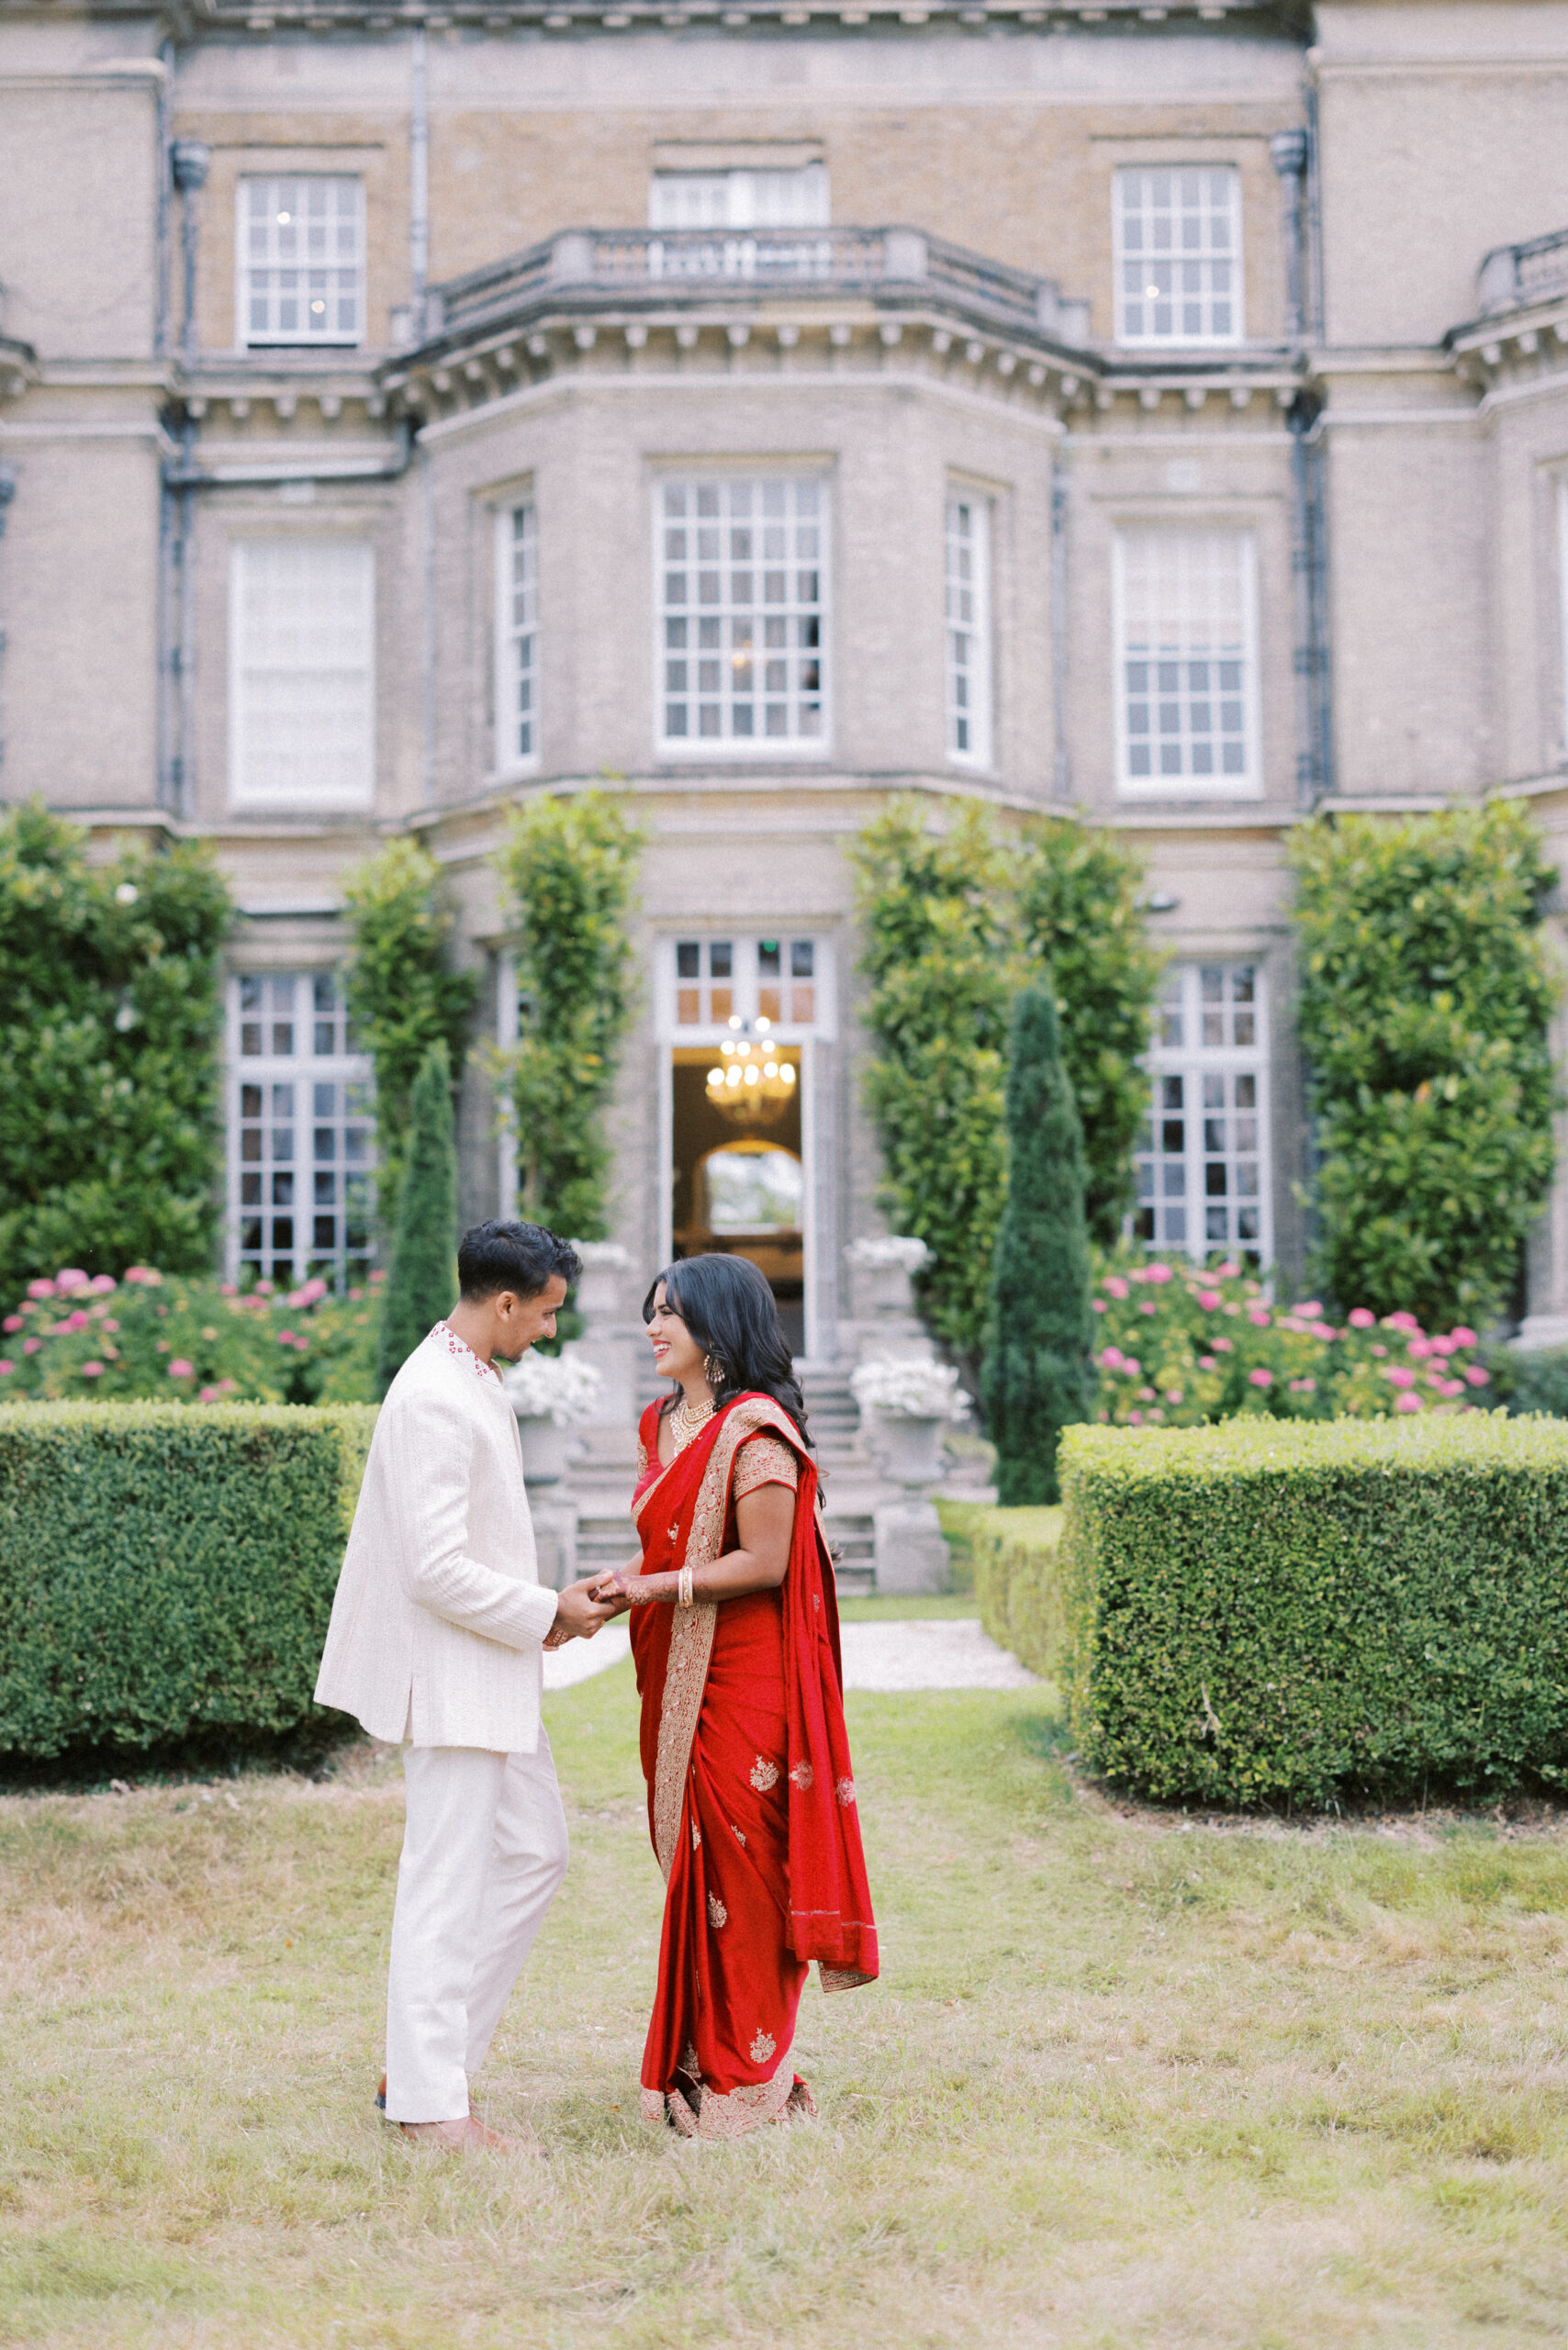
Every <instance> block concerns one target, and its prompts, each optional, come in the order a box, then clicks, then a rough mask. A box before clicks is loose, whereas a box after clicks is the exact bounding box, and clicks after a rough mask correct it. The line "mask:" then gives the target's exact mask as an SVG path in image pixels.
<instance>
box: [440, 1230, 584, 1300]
mask: <svg viewBox="0 0 1568 2350" xmlns="http://www.w3.org/2000/svg"><path fill="white" fill-rule="evenodd" d="M582 1269H583V1260H582V1259H581V1258H580V1257H579V1256H578V1254H577V1250H576V1249H575V1248H573V1247H572V1244H571V1242H570V1241H569V1240H563V1239H561V1238H560V1237H559V1236H558V1235H557V1234H555V1233H554V1232H547V1231H546V1230H545V1228H544V1226H543V1225H542V1224H499V1223H498V1222H496V1221H495V1219H494V1218H492V1219H491V1221H490V1222H489V1223H488V1224H476V1225H475V1226H474V1229H473V1230H472V1232H465V1234H464V1236H463V1237H462V1239H461V1240H460V1241H459V1242H458V1244H457V1286H458V1288H459V1289H460V1290H461V1291H462V1292H463V1295H464V1298H465V1301H466V1302H467V1303H468V1304H470V1305H477V1304H479V1303H480V1302H481V1301H482V1300H483V1299H485V1298H487V1297H494V1296H496V1294H497V1293H498V1292H499V1291H501V1290H503V1289H510V1290H511V1291H512V1292H514V1293H515V1294H516V1295H517V1296H518V1297H523V1298H528V1297H537V1296H538V1295H539V1293H540V1292H541V1290H544V1289H548V1287H549V1286H550V1283H551V1282H552V1281H554V1278H555V1276H556V1274H557V1273H559V1275H560V1276H561V1279H562V1280H563V1281H565V1282H566V1287H567V1288H568V1289H570V1288H571V1286H572V1283H573V1282H574V1281H576V1280H577V1276H578V1274H579V1273H580V1272H581V1271H582Z"/></svg>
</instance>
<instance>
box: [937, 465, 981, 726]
mask: <svg viewBox="0 0 1568 2350" xmlns="http://www.w3.org/2000/svg"><path fill="white" fill-rule="evenodd" d="M946 592H947V615H946V617H947V751H948V755H949V756H950V757H952V758H955V759H962V760H965V761H966V762H969V763H972V764H973V765H974V766H976V767H985V766H988V765H989V764H990V760H991V507H990V503H989V501H988V500H986V499H985V498H969V497H958V496H954V497H950V498H948V500H947V531H946Z"/></svg>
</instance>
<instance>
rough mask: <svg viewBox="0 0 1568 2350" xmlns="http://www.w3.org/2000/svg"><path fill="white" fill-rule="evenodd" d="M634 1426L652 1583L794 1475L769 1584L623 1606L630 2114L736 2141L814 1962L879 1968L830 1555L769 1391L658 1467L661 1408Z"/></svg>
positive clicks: (765, 2090) (841, 1969) (761, 2094)
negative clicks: (646, 1964) (646, 1953)
mask: <svg viewBox="0 0 1568 2350" xmlns="http://www.w3.org/2000/svg"><path fill="white" fill-rule="evenodd" d="M640 1435H641V1438H642V1444H643V1459H644V1463H645V1466H644V1468H643V1472H642V1474H641V1476H640V1477H639V1479H638V1483H637V1489H636V1492H635V1494H634V1495H633V1503H632V1514H633V1517H634V1518H635V1520H636V1523H637V1529H638V1532H639V1534H640V1536H641V1538H642V1543H643V1565H642V1572H643V1573H644V1574H663V1573H666V1572H670V1571H671V1570H673V1569H676V1568H679V1567H682V1566H685V1565H687V1564H690V1565H691V1566H693V1567H700V1566H704V1565H707V1564H709V1563H710V1562H711V1561H712V1560H714V1559H717V1558H720V1557H722V1555H723V1553H724V1552H725V1551H727V1550H734V1549H735V1548H737V1543H736V1539H735V1529H734V1504H735V1499H736V1497H737V1494H740V1493H745V1492H746V1491H748V1490H750V1487H751V1485H752V1484H754V1483H790V1482H793V1483H794V1485H795V1528H794V1535H793V1539H792V1540H791V1544H790V1565H789V1571H788V1572H787V1573H786V1575H785V1578H784V1582H783V1583H782V1585H781V1586H780V1588H779V1589H778V1590H776V1591H759V1592H753V1593H751V1594H748V1595H746V1596H745V1598H741V1599H722V1600H718V1601H712V1600H707V1601H701V1600H700V1601H699V1602H698V1603H697V1604H696V1605H695V1606H690V1607H678V1606H645V1607H633V1610H632V1613H631V1617H630V1627H631V1633H632V1651H633V1657H634V1658H635V1660H636V1666H637V1690H638V1695H639V1696H640V1697H641V1699H642V1709H643V1710H642V1753H643V1771H644V1776H645V1777H646V1779H647V1783H648V1825H649V1830H650V1831H651V1833H652V1837H653V1843H654V1851H655V1854H656V1856H657V1859H658V1863H659V1866H660V1868H661V1869H662V1870H663V1871H664V1874H665V1882H666V1894H665V1918H664V1935H663V1940H662V1942H661V1946H660V1951H659V1979H658V1989H657V1993H656V1996H655V2001H654V2012H653V2016H652V2019H651V2020H650V2022H649V2025H648V2038H647V2044H646V2046H645V2048H644V2053H643V2110H644V2115H645V2116H646V2117H647V2118H648V2119H650V2120H653V2121H663V2120H664V2119H665V2118H666V2112H667V2117H668V2119H669V2120H670V2121H673V2122H674V2123H675V2125H676V2127H677V2128H678V2129H679V2130H681V2131H683V2132H685V2133H686V2135H688V2136H689V2137H695V2138H734V2137H738V2136H740V2135H741V2134H742V2133H743V2132H745V2131H747V2130H751V2129H755V2128H756V2126H757V2125H758V2124H759V2123H761V2122H764V2121H775V2120H777V2119H778V2116H779V2114H781V2113H782V2111H783V2109H784V2108H785V2106H786V2105H787V2104H788V2103H789V2100H790V2091H791V2089H792V2087H793V2086H794V2078H795V2076H794V2072H793V2069H792V2067H791V2065H790V2051H791V2048H792V2046H793V2043H794V2038H795V2015H796V2010H797V2009H798V2008H799V2006H800V2000H801V1987H802V1986H803V1984H804V1982H805V1977H806V1969H807V1965H808V1963H809V1962H810V1961H811V1960H812V1959H813V1958H814V1959H816V1960H817V1961H818V1962H819V1965H820V1970H821V1974H822V1982H823V1990H824V1991H833V1990H844V1989H847V1988H849V1987H850V1986H853V1985H855V1984H857V1983H869V1982H871V1981H873V1980H874V1979H875V1977H876V1974H877V1929H876V1925H875V1922H874V1920H873V1919H872V1915H871V1897H870V1892H869V1889H868V1886H867V1882H866V1866H865V1861H864V1858H863V1855H862V1852H861V1849H860V1828H859V1821H858V1818H857V1812H856V1804H855V1776H854V1772H853V1769H852V1767H851V1764H850V1760H849V1741H848V1738H847V1735H846V1730H845V1727H844V1701H843V1668H842V1665H841V1662H840V1659H839V1646H838V1610H837V1606H836V1603H835V1600H834V1581H833V1565H832V1561H831V1560H830V1558H829V1556H828V1550H827V1544H826V1542H825V1540H824V1539H823V1531H822V1525H821V1520H820V1517H819V1516H818V1511H817V1472H816V1464H815V1462H814V1461H813V1460H812V1458H811V1455H810V1453H809V1452H808V1451H807V1450H806V1448H805V1446H804V1445H803V1443H802V1442H801V1435H800V1431H799V1430H798V1429H797V1428H796V1427H795V1424H794V1422H793V1421H792V1420H791V1419H790V1416H789V1414H788V1413H787V1412H785V1411H784V1410H783V1408H782V1407H781V1406H780V1405H779V1404H776V1403H775V1402H774V1401H773V1399H772V1397H771V1396H767V1395H759V1394H746V1395H740V1396H737V1397H735V1398H734V1401H733V1402H731V1403H729V1404H726V1405H725V1406H724V1408H723V1410H722V1412H718V1413H715V1415H714V1416H713V1418H712V1419H711V1421H709V1423H708V1425H707V1426H706V1427H704V1428H703V1429H702V1431H701V1433H700V1435H699V1436H698V1437H696V1438H694V1439H693V1440H692V1442H691V1443H690V1444H689V1445H687V1446H686V1448H685V1449H684V1450H682V1451H680V1452H678V1454H677V1455H676V1457H675V1459H674V1460H672V1461H671V1462H670V1464H669V1466H668V1467H667V1468H666V1467H664V1466H663V1465H662V1464H661V1462H660V1460H659V1458H658V1406H657V1405H656V1404H650V1406H649V1408H648V1410H647V1412H646V1413H644V1416H643V1423H642V1427H641V1430H640ZM748 1448H749V1449H751V1450H752V1461H751V1465H750V1469H749V1471H748V1468H747V1464H746V1460H745V1454H746V1451H747V1449H748ZM764 1448H766V1450H764ZM759 1454H760V1455H761V1458H760V1459H759V1458H758V1455H759ZM791 1470H792V1472H793V1475H792V1477H791V1474H790V1472H791Z"/></svg>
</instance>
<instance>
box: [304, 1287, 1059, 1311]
mask: <svg viewBox="0 0 1568 2350" xmlns="http://www.w3.org/2000/svg"><path fill="white" fill-rule="evenodd" d="M363 1297H364V1290H362V1289H351V1290H350V1292H349V1302H350V1304H353V1305H357V1304H359V1302H360V1300H361V1298H363ZM1094 1311H1095V1313H1096V1314H1103V1313H1104V1311H1105V1308H1104V1306H1103V1304H1102V1302H1101V1300H1100V1299H1099V1298H1096V1299H1095V1301H1094Z"/></svg>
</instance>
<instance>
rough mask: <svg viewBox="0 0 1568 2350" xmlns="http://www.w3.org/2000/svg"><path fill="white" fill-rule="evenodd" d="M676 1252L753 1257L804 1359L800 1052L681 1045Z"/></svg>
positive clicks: (768, 1046) (790, 1341)
mask: <svg viewBox="0 0 1568 2350" xmlns="http://www.w3.org/2000/svg"><path fill="white" fill-rule="evenodd" d="M671 1076H672V1080H673V1087H672V1091H673V1109H674V1119H673V1136H672V1139H673V1143H674V1167H673V1170H672V1171H673V1185H672V1194H673V1196H672V1208H673V1233H672V1239H673V1252H672V1253H673V1254H674V1256H675V1257H676V1258H677V1259H679V1258H682V1257H697V1256H702V1255H706V1254H710V1253H717V1254H723V1255H729V1256H735V1257H748V1258H749V1259H751V1262H752V1263H753V1264H754V1265H755V1266H756V1268H757V1270H758V1271H759V1272H761V1273H762V1274H763V1275H764V1276H765V1277H766V1279H767V1284H768V1287H769V1288H770V1289H771V1290H772V1292H773V1294H774V1297H775V1299H776V1300H777V1302H778V1318H779V1322H780V1324H781V1325H782V1326H783V1331H784V1337H785V1342H786V1344H787V1345H788V1346H789V1348H790V1352H791V1354H794V1355H801V1354H803V1353H804V1352H805V1343H806V1341H805V1234H804V1226H805V1214H806V1202H805V1164H804V1157H803V1153H802V1150H801V1049H800V1047H799V1046H776V1045H773V1044H772V1043H770V1042H767V1041H766V1040H764V1039H755V1040H750V1041H738V1042H730V1043H725V1044H722V1045H719V1046H686V1045H678V1046H675V1048H674V1051H673V1054H672V1069H671Z"/></svg>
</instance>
